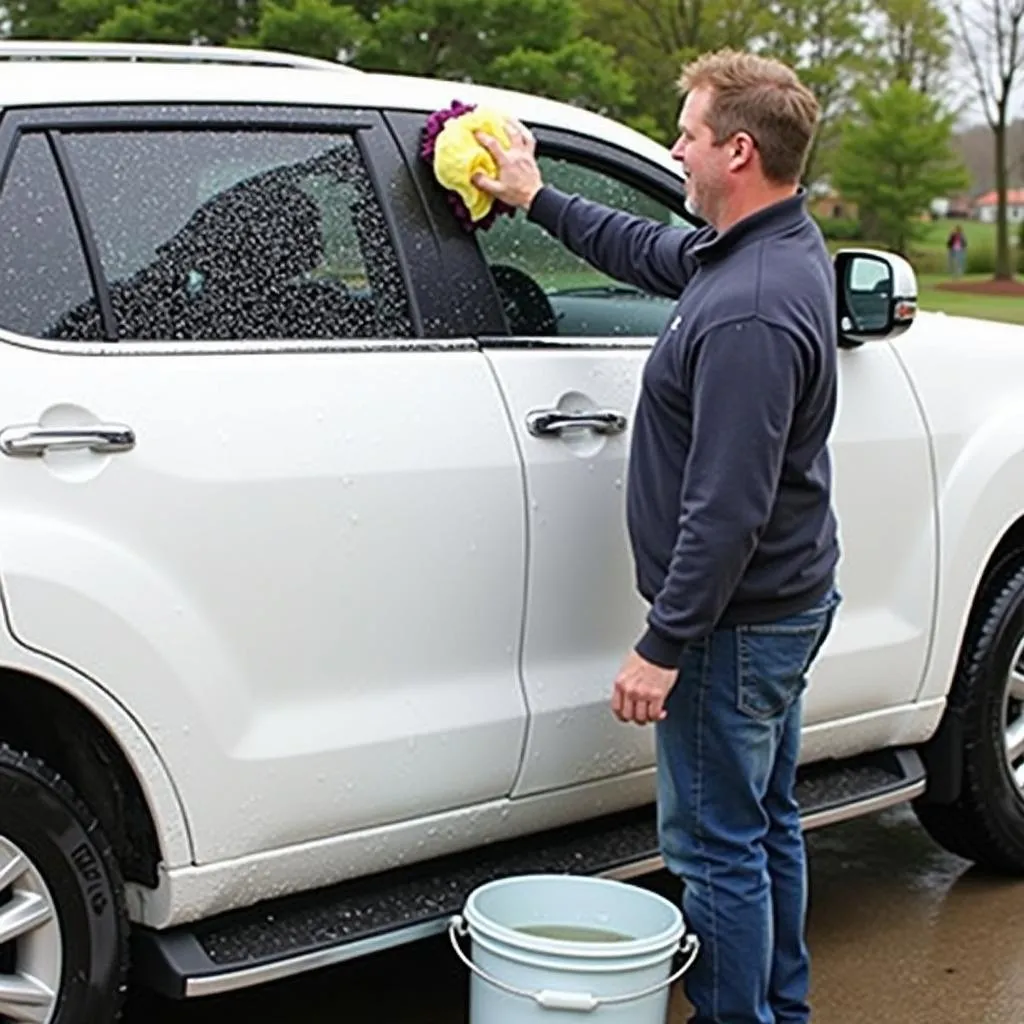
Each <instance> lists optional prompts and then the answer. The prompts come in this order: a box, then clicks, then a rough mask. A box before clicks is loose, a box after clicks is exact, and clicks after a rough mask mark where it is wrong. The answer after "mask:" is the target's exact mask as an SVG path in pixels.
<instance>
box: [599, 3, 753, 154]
mask: <svg viewBox="0 0 1024 1024" xmlns="http://www.w3.org/2000/svg"><path fill="white" fill-rule="evenodd" d="M586 11H587V17H586V33H587V35H588V36H589V37H590V38H592V39H596V40H598V41H599V42H602V43H604V44H606V45H608V46H611V47H613V48H614V51H615V53H616V55H617V57H616V60H617V62H618V63H619V65H620V66H621V67H622V69H623V70H625V71H626V72H628V74H629V75H630V76H631V78H632V79H633V81H634V83H635V94H634V95H635V99H634V102H633V105H632V107H631V108H630V115H631V116H630V118H629V120H630V121H631V123H633V124H637V125H639V124H641V123H642V124H644V125H645V130H647V131H648V133H649V134H651V135H652V136H653V137H655V138H657V139H659V140H660V141H661V142H666V143H667V142H671V141H672V140H674V139H675V137H676V135H677V134H678V131H677V122H678V120H679V107H680V103H681V97H680V95H679V90H678V89H677V88H676V82H677V81H678V79H679V73H680V71H681V70H682V66H683V64H685V63H686V62H687V61H689V60H692V59H693V58H694V57H696V56H697V55H698V54H700V53H702V52H704V51H707V50H715V49H718V48H720V47H723V46H731V47H734V48H736V49H744V48H746V47H747V46H748V45H749V44H750V42H751V40H753V39H754V38H755V37H756V35H757V33H758V32H759V31H760V30H762V29H763V28H764V24H765V2H764V0H588V2H587V4H586Z"/></svg>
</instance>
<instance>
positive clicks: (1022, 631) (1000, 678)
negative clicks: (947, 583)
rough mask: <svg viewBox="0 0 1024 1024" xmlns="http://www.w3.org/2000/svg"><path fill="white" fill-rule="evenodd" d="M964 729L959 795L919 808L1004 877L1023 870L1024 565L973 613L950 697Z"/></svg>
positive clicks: (953, 841) (991, 589)
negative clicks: (946, 801) (953, 798)
mask: <svg viewBox="0 0 1024 1024" xmlns="http://www.w3.org/2000/svg"><path fill="white" fill-rule="evenodd" d="M947 713H949V714H954V715H958V716H959V717H960V720H961V723H962V727H963V750H962V762H963V775H962V779H961V786H960V795H959V797H958V798H957V800H956V801H955V802H953V803H951V804H934V803H928V802H926V801H924V800H919V801H917V802H916V803H915V805H914V809H915V811H916V813H917V817H918V820H919V821H920V822H921V824H922V825H923V827H924V828H925V830H926V831H927V832H928V833H929V834H930V835H931V837H932V838H933V839H934V840H935V841H936V842H937V843H939V844H940V845H941V846H943V847H945V848H946V849H947V850H949V851H951V852H952V853H955V854H957V855H958V856H961V857H964V858H966V859H967V860H972V861H974V862H975V863H977V864H978V865H979V866H982V867H985V868H988V869H991V870H995V871H999V872H1012V873H1021V872H1024V560H1022V559H1020V558H1018V559H1016V560H1015V561H1014V562H1013V563H1011V564H1010V565H1008V566H1004V567H1003V569H1002V570H1001V571H1000V572H998V574H997V575H996V576H994V577H993V578H992V579H991V580H990V583H989V585H988V586H987V587H986V588H985V590H984V592H983V593H982V595H981V598H980V600H979V602H978V604H977V606H976V607H975V609H974V611H973V612H972V615H971V620H970V623H969V625H968V630H967V636H966V639H965V642H964V648H963V650H962V651H961V655H960V660H959V663H958V666H957V672H956V676H955V678H954V681H953V687H952V690H951V692H950V710H949V711H948V712H947Z"/></svg>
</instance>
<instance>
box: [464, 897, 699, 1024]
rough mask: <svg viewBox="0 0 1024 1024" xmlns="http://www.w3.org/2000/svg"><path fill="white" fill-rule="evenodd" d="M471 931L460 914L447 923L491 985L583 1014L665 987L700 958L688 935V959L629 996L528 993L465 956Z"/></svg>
mask: <svg viewBox="0 0 1024 1024" xmlns="http://www.w3.org/2000/svg"><path fill="white" fill-rule="evenodd" d="M467 934H468V929H467V928H466V923H465V921H464V920H463V919H462V917H461V916H459V915H456V916H455V917H453V918H452V919H451V921H450V922H449V924H448V938H449V939H450V940H451V944H452V949H454V950H455V953H456V955H457V956H458V958H459V959H460V960H461V961H462V962H463V963H464V964H465V965H466V966H467V967H468V968H469V969H470V970H471V971H472V972H473V973H474V974H475V975H477V977H479V978H481V979H482V980H483V981H485V982H487V984H488V985H493V986H494V987H495V988H499V989H501V990H502V991H503V992H507V993H508V994H509V995H512V996H519V997H520V998H522V999H532V1000H533V1001H534V1002H535V1003H537V1005H538V1006H541V1007H543V1008H544V1009H545V1010H577V1011H579V1012H581V1013H591V1012H592V1011H594V1010H596V1009H597V1008H598V1007H599V1006H608V1005H611V1004H613V1003H632V1002H635V1001H636V1000H638V999H644V998H646V997H647V996H652V995H654V993H655V992H660V991H661V990H662V989H664V988H668V987H669V986H670V985H673V984H675V982H677V981H678V980H679V979H680V978H681V977H682V976H683V975H684V974H685V973H686V972H687V971H688V970H689V969H690V968H691V967H692V966H693V962H694V960H696V959H697V953H698V952H699V950H700V942H699V941H698V939H697V936H696V935H693V934H692V933H691V934H689V935H687V936H686V937H685V938H684V939H683V940H682V941H681V942H680V943H679V950H680V951H681V952H682V953H683V954H684V955H685V956H686V958H687V959H686V962H685V963H684V964H683V966H682V967H680V968H679V970H677V971H676V972H675V974H673V975H672V977H670V978H667V979H666V980H665V981H659V982H658V983H657V984H656V985H651V986H650V987H648V988H645V989H641V990H640V991H639V992H630V993H629V994H628V995H619V996H593V995H591V994H590V993H589V992H553V991H551V990H550V989H542V990H540V991H539V992H529V991H527V990H526V989H522V988H516V987H515V986H514V985H509V984H507V983H506V982H504V981H502V980H501V979H500V978H495V977H492V976H491V975H490V974H488V973H487V972H486V971H484V970H483V969H482V968H480V967H478V966H477V965H476V964H475V963H473V961H472V960H470V959H469V957H468V956H466V954H465V952H464V950H463V949H462V946H461V945H459V938H460V937H464V936H465V935H467Z"/></svg>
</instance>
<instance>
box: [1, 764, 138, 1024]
mask: <svg viewBox="0 0 1024 1024" xmlns="http://www.w3.org/2000/svg"><path fill="white" fill-rule="evenodd" d="M127 967H128V922H127V915H126V912H125V903H124V887H123V884H122V881H121V874H120V871H119V869H118V866H117V862H116V860H115V859H114V855H113V851H112V850H111V848H110V844H109V843H108V842H107V840H106V838H105V837H104V835H103V832H102V830H101V828H100V825H99V823H98V822H97V820H96V818H95V816H94V815H92V814H91V813H90V812H89V810H88V809H87V808H86V807H85V806H84V805H83V804H82V803H81V801H79V800H78V798H77V797H76V796H75V793H74V792H73V790H72V789H71V787H70V786H69V785H68V784H67V783H66V782H65V781H64V780H63V779H61V778H60V777H59V776H58V775H57V774H56V773H55V772H53V771H52V770H50V769H49V768H48V767H47V766H46V765H45V764H43V762H41V761H39V760H36V759H35V758H32V757H30V756H28V755H27V754H22V753H17V752H15V751H13V750H11V749H10V748H9V747H6V746H3V745H0V1021H7V1020H13V1021H17V1022H21V1021H25V1022H33V1024H86V1022H89V1024H91V1022H96V1024H100V1022H101V1021H102V1022H103V1024H107V1022H113V1021H116V1020H117V1019H118V1017H119V1016H120V1013H121V1003H122V1001H123V996H124V989H125V975H126V972H127Z"/></svg>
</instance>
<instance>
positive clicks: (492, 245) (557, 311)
mask: <svg viewBox="0 0 1024 1024" xmlns="http://www.w3.org/2000/svg"><path fill="white" fill-rule="evenodd" d="M538 163H539V164H540V168H541V173H542V174H543V176H544V181H545V182H546V183H548V184H550V185H553V186H554V187H556V188H558V189H560V190H561V191H563V192H566V193H568V194H570V195H571V194H577V195H581V196H583V197H585V198H586V199H591V200H594V201H595V202H599V203H603V204H604V205H606V206H610V207H613V208H615V209H618V210H623V211H625V212H627V213H632V214H636V215H638V216H643V217H650V218H652V219H653V220H656V221H658V222H660V223H663V224H667V225H671V226H673V227H678V228H680V229H681V230H693V228H692V225H691V224H690V223H689V222H688V221H686V220H684V218H682V217H681V216H680V215H679V214H677V213H675V212H674V211H673V210H672V209H670V208H669V207H668V206H667V205H666V204H665V203H663V202H661V201H660V200H658V199H656V198H654V197H653V196H651V195H648V194H647V193H646V192H644V191H642V190H641V189H639V188H636V187H635V186H633V185H629V184H626V183H625V182H623V181H621V180H619V179H618V178H616V177H613V176H612V175H611V174H609V173H607V172H605V171H600V170H595V169H594V168H592V167H588V166H584V165H583V164H580V163H578V162H576V161H574V160H571V159H566V158H562V157H553V156H543V155H541V156H539V157H538ZM680 201H682V192H681V191H680ZM477 237H478V240H479V244H480V248H481V251H482V253H483V255H484V258H485V259H486V261H487V263H488V266H489V267H490V270H491V273H492V275H493V276H494V280H495V284H496V285H497V287H498V291H499V293H500V295H501V298H502V304H503V306H504V307H505V313H506V316H507V318H508V321H509V329H510V331H511V333H512V334H513V335H518V336H523V335H526V336H536V335H540V336H562V337H572V336H577V337H615V336H624V337H648V336H649V337H654V336H656V335H657V334H658V333H659V332H660V331H661V329H662V327H664V325H665V321H666V320H667V318H668V316H669V313H670V311H671V310H672V308H673V307H674V305H675V301H674V300H673V299H666V298H663V297H660V296H654V295H650V294H648V293H646V292H642V291H640V290H639V289H637V288H635V287H633V286H632V285H627V284H623V283H622V282H619V281H615V280H613V279H612V278H609V277H607V276H606V275H604V274H602V273H600V272H599V271H598V270H595V269H594V268H593V267H591V266H590V265H589V264H588V263H586V262H585V261H584V260H582V259H580V258H579V257H578V256H575V255H574V254H573V253H571V252H570V251H569V250H568V249H567V248H566V247H565V246H564V245H562V243H561V242H559V241H558V240H557V239H555V238H552V237H551V236H550V235H549V234H548V233H547V232H546V231H545V230H544V229H543V228H541V227H540V226H539V225H537V224H533V223H531V222H530V221H528V220H527V219H526V218H525V217H524V216H522V215H517V216H516V217H514V218H508V217H499V218H498V219H497V220H496V221H495V223H494V224H493V226H492V227H491V228H490V229H489V230H487V231H482V232H479V234H478V236H477Z"/></svg>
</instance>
